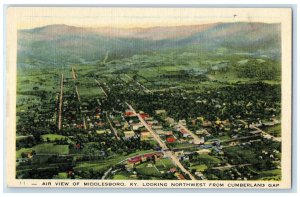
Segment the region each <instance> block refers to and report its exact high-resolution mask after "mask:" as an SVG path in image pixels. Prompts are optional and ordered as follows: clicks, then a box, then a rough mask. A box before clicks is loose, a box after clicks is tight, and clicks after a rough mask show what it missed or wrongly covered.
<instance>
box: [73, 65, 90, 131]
mask: <svg viewBox="0 0 300 197" xmlns="http://www.w3.org/2000/svg"><path fill="white" fill-rule="evenodd" d="M72 76H73V81H74V85H75V91H76V95H77V99H78V101H79V102H80V103H81V100H80V95H79V92H78V87H77V84H76V80H77V77H76V73H75V70H74V68H73V67H72ZM82 123H83V128H84V130H86V129H87V126H86V122H85V119H84V117H82Z"/></svg>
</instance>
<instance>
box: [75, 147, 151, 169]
mask: <svg viewBox="0 0 300 197" xmlns="http://www.w3.org/2000/svg"><path fill="white" fill-rule="evenodd" d="M149 152H153V151H151V150H146V151H138V152H135V153H131V154H129V155H125V156H124V155H115V156H113V157H110V158H106V159H105V160H98V161H90V162H88V161H87V162H80V163H78V164H77V165H76V167H75V168H74V169H75V170H89V169H93V170H94V171H101V172H105V171H106V170H108V169H109V168H110V167H112V166H113V165H116V164H118V163H120V162H121V161H123V160H124V161H126V158H131V157H134V156H136V155H141V154H146V153H149Z"/></svg>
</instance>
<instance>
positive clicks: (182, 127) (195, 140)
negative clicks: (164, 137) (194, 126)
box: [178, 124, 201, 144]
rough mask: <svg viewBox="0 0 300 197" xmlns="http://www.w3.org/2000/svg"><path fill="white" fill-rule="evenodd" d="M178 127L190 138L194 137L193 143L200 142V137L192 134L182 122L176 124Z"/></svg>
mask: <svg viewBox="0 0 300 197" xmlns="http://www.w3.org/2000/svg"><path fill="white" fill-rule="evenodd" d="M178 126H179V128H181V129H183V130H185V131H186V132H187V133H189V134H190V135H191V136H192V138H193V139H194V140H193V141H194V144H200V142H201V139H200V138H199V137H198V136H197V135H196V134H194V133H193V132H192V131H190V130H189V129H188V128H186V127H185V126H183V125H182V124H178Z"/></svg>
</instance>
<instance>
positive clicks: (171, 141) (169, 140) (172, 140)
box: [166, 136, 176, 143]
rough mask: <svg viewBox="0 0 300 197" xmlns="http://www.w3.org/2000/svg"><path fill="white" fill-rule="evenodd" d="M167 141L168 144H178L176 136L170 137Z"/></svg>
mask: <svg viewBox="0 0 300 197" xmlns="http://www.w3.org/2000/svg"><path fill="white" fill-rule="evenodd" d="M166 141H167V142H168V143H174V142H176V138H175V137H174V136H170V137H168V138H167V139H166Z"/></svg>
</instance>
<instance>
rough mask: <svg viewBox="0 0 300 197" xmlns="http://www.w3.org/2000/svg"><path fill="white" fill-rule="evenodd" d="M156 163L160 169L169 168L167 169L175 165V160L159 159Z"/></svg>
mask: <svg viewBox="0 0 300 197" xmlns="http://www.w3.org/2000/svg"><path fill="white" fill-rule="evenodd" d="M155 165H156V167H157V168H159V169H161V168H163V169H167V170H168V169H170V168H173V167H175V165H174V164H173V162H172V161H171V160H170V159H167V158H165V159H160V160H158V161H157V162H156V164H155Z"/></svg>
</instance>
